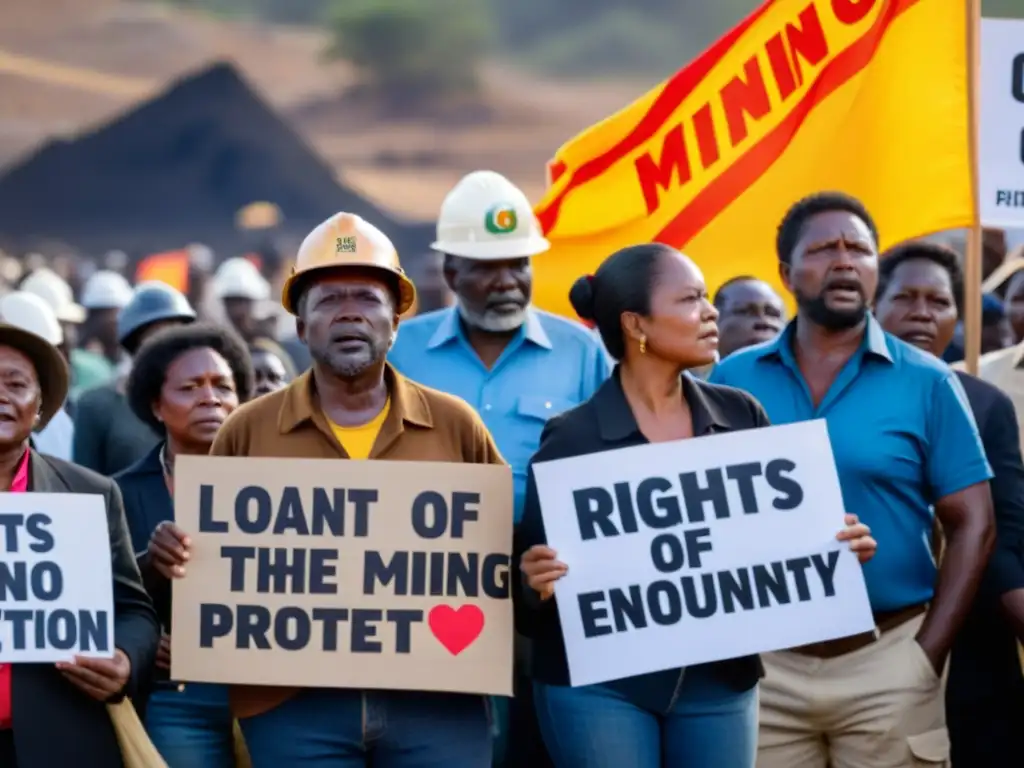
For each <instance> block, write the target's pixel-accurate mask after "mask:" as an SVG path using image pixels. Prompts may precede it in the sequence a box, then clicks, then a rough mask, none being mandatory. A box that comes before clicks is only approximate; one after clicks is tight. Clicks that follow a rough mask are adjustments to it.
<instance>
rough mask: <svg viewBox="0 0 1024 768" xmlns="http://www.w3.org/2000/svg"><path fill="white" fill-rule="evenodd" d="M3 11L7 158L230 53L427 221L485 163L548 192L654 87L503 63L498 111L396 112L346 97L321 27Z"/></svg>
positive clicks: (111, 8)
mask: <svg viewBox="0 0 1024 768" xmlns="http://www.w3.org/2000/svg"><path fill="white" fill-rule="evenodd" d="M0 20H2V21H0V165H5V164H7V163H9V162H11V161H13V160H14V159H16V158H17V157H18V156H20V155H21V154H22V153H24V152H26V151H28V150H30V149H31V148H32V147H33V146H35V145H38V144H39V143H40V142H42V141H45V140H46V139H47V138H48V137H51V136H54V135H68V134H73V133H75V132H76V131H80V130H82V129H84V128H87V127H89V126H92V125H95V124H97V123H98V122H101V121H104V120H107V119H109V118H111V117H113V116H115V115H116V114H117V113H118V112H120V111H121V110H124V109H126V108H128V107H129V106H131V105H132V104H133V103H134V102H136V101H138V100H139V99H143V98H145V97H146V96H148V95H150V94H152V93H154V92H156V91H157V90H159V89H160V88H161V87H163V86H165V85H166V84H167V83H169V82H170V81H171V80H173V79H174V78H175V77H177V76H180V75H181V74H183V73H186V72H189V71H192V70H195V69H198V68H200V67H202V66H203V65H205V64H207V63H209V62H211V61H214V60H218V59H228V60H231V61H233V62H234V63H235V64H236V66H238V67H239V68H240V69H241V70H242V72H243V73H244V74H245V76H246V77H247V78H248V79H249V80H250V82H251V83H253V84H254V85H255V86H256V87H257V88H258V89H259V90H260V92H261V93H262V94H263V96H264V97H265V98H267V99H268V101H270V103H271V104H273V105H274V106H275V108H277V109H278V110H279V111H280V112H282V113H283V114H284V115H286V116H287V117H288V118H290V119H291V121H292V123H293V124H294V125H295V126H296V127H297V128H298V129H299V130H300V131H301V132H302V133H303V134H304V135H305V137H306V138H307V140H309V141H310V142H311V144H312V145H313V146H314V147H316V148H317V150H318V151H319V152H320V153H321V154H322V155H323V156H324V157H325V158H326V159H327V160H328V161H329V162H331V163H332V165H333V166H334V167H335V168H336V169H337V171H338V173H339V175H340V176H341V177H342V178H343V179H344V181H345V182H347V183H349V184H350V185H352V186H354V187H356V188H357V189H360V190H361V191H363V192H365V193H366V194H368V195H369V196H370V197H372V198H374V199H376V200H377V201H378V202H380V203H382V204H383V205H385V206H386V207H389V208H391V209H392V210H394V211H395V212H397V213H399V214H404V215H407V216H411V217H416V218H431V217H432V216H433V215H434V214H435V213H436V211H437V207H438V205H439V204H440V201H441V199H442V197H443V196H444V193H445V192H446V191H447V189H448V188H449V187H450V186H451V185H452V184H453V183H454V182H455V181H456V180H457V179H458V178H459V176H461V175H462V174H463V173H466V172H468V171H470V170H474V169H476V168H484V167H488V168H493V169H494V170H498V171H501V172H503V173H506V174H508V175H509V176H510V177H511V178H513V179H514V180H515V181H516V182H517V183H519V184H521V185H522V186H523V188H524V189H525V190H526V192H527V194H529V195H530V196H531V197H532V198H534V199H536V198H537V197H538V196H539V195H540V194H541V193H542V191H543V189H544V162H545V160H546V159H547V158H548V157H550V155H551V153H552V152H553V151H554V149H555V148H556V147H557V146H558V145H559V144H560V143H561V142H563V141H564V140H565V139H567V138H569V137H570V136H572V135H573V134H575V133H576V132H577V131H579V130H580V129H582V128H584V127H586V126H587V125H589V124H591V123H593V122H594V121H595V120H598V119H600V118H601V117H603V116H605V115H607V114H609V113H610V112H612V111H614V110H615V109H617V108H619V107H621V106H622V105H623V104H625V103H627V102H628V101H629V100H630V99H631V98H633V97H635V96H636V95H638V94H639V93H641V92H642V91H643V89H644V87H645V86H646V85H649V84H644V83H609V84H597V85H594V84H587V85H581V84H567V83H557V82H551V81H548V80H545V81H540V80H538V79H534V78H530V77H527V76H524V75H521V74H516V73H512V72H510V71H508V70H507V68H502V67H499V66H497V65H492V66H491V67H490V68H489V71H488V72H487V73H486V82H487V83H488V92H489V93H490V94H492V95H491V96H490V97H489V99H488V105H487V109H486V112H487V113H488V117H487V118H486V119H475V120H466V119H455V117H457V116H453V118H452V119H451V120H446V121H444V122H443V123H442V122H438V121H437V120H434V121H421V122H394V121H385V120H381V119H379V118H375V117H374V116H373V115H370V114H361V113H360V112H359V110H353V109H352V108H351V106H350V105H348V104H347V102H346V100H345V98H344V91H345V88H346V87H347V86H348V85H350V84H351V83H352V82H353V75H352V73H351V72H350V71H349V70H348V69H347V68H346V67H345V66H343V65H340V64H328V63H326V62H325V61H324V58H323V55H322V52H323V50H324V48H325V46H326V39H325V37H324V36H323V35H322V34H321V33H320V32H318V31H316V30H302V29H287V28H280V27H271V26H266V25H259V24H253V23H247V22H238V21H224V20H218V19H212V18H209V17H205V16H202V15H198V14H195V13H188V12H182V11H178V10H173V9H170V8H168V7H166V6H163V5H159V4H152V3H146V2H139V1H138V0H0ZM499 93H500V98H499V97H498V96H497V95H496V94H499Z"/></svg>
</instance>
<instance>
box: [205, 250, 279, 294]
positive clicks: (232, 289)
mask: <svg viewBox="0 0 1024 768" xmlns="http://www.w3.org/2000/svg"><path fill="white" fill-rule="evenodd" d="M213 292H214V295H215V296H216V297H217V298H218V299H250V300H252V301H266V300H267V299H269V298H270V283H268V282H267V281H266V279H265V278H264V277H263V275H261V274H260V271H259V270H258V269H257V268H256V265H255V264H253V263H252V262H251V261H249V260H248V259H246V258H243V257H241V256H236V257H235V258H233V259H228V260H227V261H225V262H224V263H223V264H221V265H220V267H219V268H218V269H217V271H216V273H214V275H213Z"/></svg>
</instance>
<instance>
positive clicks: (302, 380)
mask: <svg viewBox="0 0 1024 768" xmlns="http://www.w3.org/2000/svg"><path fill="white" fill-rule="evenodd" d="M384 381H385V383H386V384H387V387H388V393H389V394H390V396H391V408H390V410H389V411H388V416H387V419H385V421H384V426H383V427H382V428H381V432H382V433H383V432H387V431H398V432H400V431H401V429H402V426H403V425H405V424H411V425H413V426H417V427H424V428H426V429H430V428H432V427H433V426H434V421H433V419H432V418H431V414H430V406H429V405H428V404H427V400H426V398H425V397H424V396H423V393H422V392H420V391H419V389H417V388H416V386H415V385H414V384H413V383H412V382H410V381H409V380H408V379H406V378H405V377H404V376H402V375H401V374H400V373H399V372H398V371H396V370H395V369H394V368H392V367H391V365H390V364H389V363H385V365H384ZM319 418H321V416H320V407H319V405H317V394H316V384H315V382H314V380H313V370H312V369H307V370H306V371H305V372H304V373H303V374H302V375H301V376H299V377H298V378H297V379H295V380H294V381H293V382H292V383H291V384H289V385H288V387H287V388H286V390H285V393H284V400H283V402H282V403H281V410H280V411H279V412H278V418H277V426H278V429H279V431H280V432H281V434H282V435H285V434H288V433H289V432H292V431H294V430H295V429H297V428H298V427H299V426H301V425H302V424H305V423H307V422H310V421H314V420H316V419H319Z"/></svg>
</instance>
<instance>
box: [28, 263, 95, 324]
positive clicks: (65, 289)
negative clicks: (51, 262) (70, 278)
mask: <svg viewBox="0 0 1024 768" xmlns="http://www.w3.org/2000/svg"><path fill="white" fill-rule="evenodd" d="M19 290H22V291H26V292H28V293H33V294H35V295H36V296H38V297H39V298H41V299H42V300H43V301H45V302H46V303H47V304H49V305H50V309H52V310H53V312H54V314H55V315H57V320H59V321H60V322H62V323H80V322H82V321H83V320H85V310H84V309H83V308H82V307H81V306H80V305H78V304H76V303H75V294H74V291H72V290H71V286H70V285H68V284H67V283H66V282H65V281H64V279H63V278H62V277H61V276H60V275H58V274H57V273H56V272H54V271H53V270H51V269H48V268H46V267H40V268H39V269H37V270H35V271H33V272H32V273H31V274H30V275H29V276H28V277H26V278H25V279H24V280H23V281H22V283H21V286H20V288H19Z"/></svg>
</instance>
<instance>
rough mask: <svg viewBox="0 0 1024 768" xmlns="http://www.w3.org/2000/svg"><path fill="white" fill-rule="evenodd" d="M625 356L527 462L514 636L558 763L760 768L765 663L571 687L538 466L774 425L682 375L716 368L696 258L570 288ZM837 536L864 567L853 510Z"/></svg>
mask: <svg viewBox="0 0 1024 768" xmlns="http://www.w3.org/2000/svg"><path fill="white" fill-rule="evenodd" d="M569 298H570V300H571V302H572V305H573V307H574V308H575V309H576V312H577V313H578V314H579V315H580V317H582V318H583V319H585V320H592V321H593V322H594V323H595V324H596V325H597V328H598V330H599V331H600V333H601V339H602V341H603V342H604V345H605V347H606V348H607V350H608V352H609V354H610V355H611V356H612V357H614V358H615V359H616V360H617V361H619V364H618V366H616V368H615V371H614V373H613V374H612V376H611V378H609V379H608V381H606V382H605V383H604V385H603V386H602V387H601V388H600V389H599V390H598V391H597V393H595V395H594V396H593V397H592V398H591V399H590V400H588V401H587V402H585V403H583V404H582V405H580V406H579V407H577V408H575V409H573V410H571V411H567V412H566V413H564V414H562V415H560V416H558V417H555V418H554V419H552V420H551V421H549V422H548V424H547V427H546V428H545V430H544V434H543V436H542V437H541V445H540V449H539V450H538V452H537V454H536V455H535V456H534V457H533V460H532V462H531V469H530V472H529V475H528V481H527V483H528V484H527V491H526V506H525V510H524V515H523V520H522V522H521V523H520V525H519V528H518V530H517V533H516V544H515V555H516V556H515V560H516V561H517V562H518V563H519V568H520V571H521V579H520V580H518V581H517V583H521V584H522V588H521V589H520V590H519V594H517V595H516V598H517V601H518V602H519V603H520V606H519V609H518V610H517V612H516V619H517V625H518V629H519V630H520V631H521V632H522V633H523V634H525V635H527V636H528V637H530V638H532V639H533V667H532V675H533V679H534V696H535V699H536V704H537V714H538V718H539V721H540V727H541V732H542V734H543V736H544V741H545V744H546V745H547V748H548V751H549V753H550V754H551V757H552V760H553V761H554V764H555V765H556V766H557V768H621V766H627V765H628V766H630V767H631V768H691V767H692V766H711V765H713V766H715V768H752V766H754V761H755V755H756V751H757V707H758V704H757V683H758V680H759V678H760V676H761V674H762V668H761V664H760V660H759V659H758V657H756V656H748V657H745V658H739V659H729V660H726V661H721V662H716V663H713V664H700V665H697V666H693V667H689V668H687V669H686V670H685V674H684V670H681V669H671V670H665V671H662V672H656V673H653V674H649V675H642V676H638V677H632V678H628V679H624V680H616V681H613V682H609V683H604V684H600V685H589V686H582V687H576V688H573V687H570V686H569V675H568V667H567V663H566V656H565V645H564V641H563V638H562V631H561V627H560V624H559V620H558V611H557V609H556V600H555V598H554V583H555V581H557V580H558V579H559V578H561V577H562V576H563V575H564V574H565V573H566V569H567V566H566V565H565V564H564V563H561V562H559V561H558V559H557V553H556V552H555V551H554V550H552V549H551V548H550V547H548V546H547V545H546V541H545V537H544V526H543V522H542V519H541V510H540V503H539V500H538V497H537V486H536V482H535V480H534V477H533V471H532V466H533V463H535V462H542V461H551V460H555V459H564V458H569V457H571V456H579V455H582V454H587V453H596V452H600V451H610V450H615V449H618V448H626V447H630V446H636V445H642V444H645V443H649V442H669V441H674V440H686V439H690V438H693V437H701V436H704V435H709V434H713V433H719V432H730V431H735V430H742V429H757V428H759V427H767V426H769V423H768V418H767V417H766V416H765V413H764V410H763V409H762V407H761V405H760V404H759V403H758V402H757V401H756V400H755V399H754V398H753V397H751V396H750V395H748V394H746V393H745V392H741V391H739V390H737V389H733V388H731V387H723V386H719V385H715V384H709V383H705V382H703V381H699V380H698V379H696V378H695V377H693V376H692V375H690V374H687V373H686V371H687V370H688V369H691V368H698V367H701V366H706V365H708V364H710V363H712V362H714V360H715V353H716V351H717V349H718V327H717V325H716V320H717V319H718V312H717V311H716V310H715V308H714V306H712V304H711V302H710V301H709V300H708V294H707V289H706V287H705V285H704V277H703V275H702V274H701V271H700V269H698V267H697V265H696V264H694V263H693V261H691V260H690V259H689V258H687V257H686V256H684V255H683V254H681V253H679V252H678V251H676V250H674V249H672V248H670V247H668V246H665V245H660V244H648V245H637V246H632V247H629V248H624V249H622V250H620V251H618V252H616V253H615V254H613V255H612V256H610V257H609V258H608V259H606V260H605V261H604V263H603V264H601V266H600V268H599V269H598V270H597V272H596V273H595V274H594V275H592V276H589V277H585V278H580V279H579V280H577V282H576V284H575V285H574V286H573V288H572V291H571V292H570V294H569ZM837 538H838V539H839V540H841V541H849V542H850V548H851V549H852V550H854V551H855V552H856V553H857V554H858V556H859V557H860V560H861V561H862V562H864V561H866V560H868V559H869V558H870V557H871V556H872V555H873V554H874V551H875V546H876V545H875V542H874V540H873V539H872V538H871V537H870V531H869V530H868V528H867V526H865V525H863V524H861V523H859V522H858V520H857V518H856V517H855V516H854V515H847V516H846V528H845V529H844V530H842V531H840V532H839V534H838V535H837Z"/></svg>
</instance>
